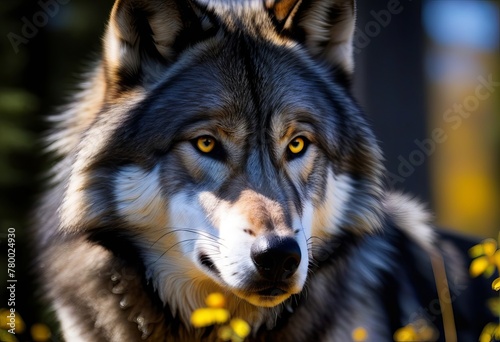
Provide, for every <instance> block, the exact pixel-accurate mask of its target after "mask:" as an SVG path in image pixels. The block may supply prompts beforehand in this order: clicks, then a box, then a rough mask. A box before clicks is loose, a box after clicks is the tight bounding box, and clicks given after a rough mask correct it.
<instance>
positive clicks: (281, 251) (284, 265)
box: [251, 235, 301, 281]
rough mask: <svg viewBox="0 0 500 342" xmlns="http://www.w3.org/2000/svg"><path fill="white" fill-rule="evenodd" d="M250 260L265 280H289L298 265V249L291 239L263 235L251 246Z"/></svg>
mask: <svg viewBox="0 0 500 342" xmlns="http://www.w3.org/2000/svg"><path fill="white" fill-rule="evenodd" d="M251 255H252V260H253V263H254V264H255V266H256V267H257V270H258V271H259V273H260V275H261V276H262V277H264V278H265V279H267V280H273V281H276V280H285V279H288V278H290V277H291V276H292V275H293V274H294V273H295V271H296V270H297V267H299V264H300V257H301V255H300V247H299V244H298V243H297V241H295V239H293V238H291V237H281V236H277V235H263V236H261V237H259V238H258V239H257V240H256V241H255V242H254V243H253V245H252V249H251Z"/></svg>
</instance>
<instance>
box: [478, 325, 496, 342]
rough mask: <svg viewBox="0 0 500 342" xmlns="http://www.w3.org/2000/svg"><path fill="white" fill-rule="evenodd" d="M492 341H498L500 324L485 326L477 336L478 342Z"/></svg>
mask: <svg viewBox="0 0 500 342" xmlns="http://www.w3.org/2000/svg"><path fill="white" fill-rule="evenodd" d="M493 340H500V324H498V323H488V324H486V326H485V327H484V329H483V331H482V332H481V335H480V336H479V342H491V341H493Z"/></svg>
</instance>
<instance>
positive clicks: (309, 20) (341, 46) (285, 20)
mask: <svg viewBox="0 0 500 342" xmlns="http://www.w3.org/2000/svg"><path fill="white" fill-rule="evenodd" d="M265 5H266V7H267V9H268V10H269V11H270V12H271V14H272V15H273V18H274V20H275V22H277V25H278V26H277V28H278V31H280V33H282V34H285V35H289V36H291V38H292V39H296V40H298V41H299V42H301V43H303V44H304V45H305V47H306V48H307V49H308V50H309V52H310V53H311V54H312V55H313V56H315V57H318V58H320V59H322V60H324V61H326V62H327V63H329V64H330V65H332V66H335V67H340V68H341V69H343V70H344V72H346V74H351V73H352V72H353V69H354V60H353V59H354V58H353V46H352V43H353V37H354V30H355V22H356V5H355V1H354V0H266V2H265Z"/></svg>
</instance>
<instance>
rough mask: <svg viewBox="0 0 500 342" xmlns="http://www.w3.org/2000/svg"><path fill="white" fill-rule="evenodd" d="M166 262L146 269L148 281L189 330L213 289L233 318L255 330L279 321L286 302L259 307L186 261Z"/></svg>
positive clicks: (270, 326)
mask: <svg viewBox="0 0 500 342" xmlns="http://www.w3.org/2000/svg"><path fill="white" fill-rule="evenodd" d="M176 262H177V264H174V263H169V264H168V265H167V264H166V263H164V264H163V265H162V267H161V268H159V267H157V268H155V269H154V270H148V271H147V278H148V280H150V281H152V282H153V286H154V288H155V290H156V291H157V292H158V296H159V297H160V299H161V301H162V302H163V303H164V304H165V306H168V308H169V309H170V312H171V314H172V316H173V317H175V318H177V319H179V320H180V321H181V322H183V323H184V324H185V326H186V327H187V328H188V330H189V329H190V327H191V323H190V317H191V314H192V313H193V311H194V310H196V309H199V308H203V307H206V304H205V298H206V297H207V296H208V295H209V294H210V293H213V292H220V293H222V294H223V295H224V297H225V299H226V303H225V308H226V309H227V310H228V311H229V313H230V314H231V318H236V317H237V318H241V319H244V320H245V321H246V322H248V323H249V324H250V326H252V329H253V330H254V331H256V330H257V329H259V328H260V327H261V326H263V325H265V326H266V328H268V329H270V328H273V327H274V326H275V325H276V321H277V318H278V316H279V315H280V313H281V312H282V310H283V308H284V306H285V305H286V303H287V301H285V304H280V305H278V306H276V307H273V308H267V307H257V306H254V305H252V304H250V303H248V302H247V301H245V300H244V299H241V298H239V297H237V296H236V295H234V294H233V293H232V292H231V291H229V290H228V289H225V288H223V287H221V286H219V285H218V284H216V283H215V282H214V281H212V280H210V279H209V278H207V277H206V276H205V275H203V274H193V272H198V271H194V270H193V266H192V265H191V267H190V265H189V264H188V263H185V264H179V263H178V262H179V260H176Z"/></svg>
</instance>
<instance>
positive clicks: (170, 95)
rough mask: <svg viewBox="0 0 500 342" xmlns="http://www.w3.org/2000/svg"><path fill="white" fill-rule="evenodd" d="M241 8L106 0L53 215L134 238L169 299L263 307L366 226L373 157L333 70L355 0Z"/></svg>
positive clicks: (346, 55) (374, 194) (343, 70)
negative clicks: (101, 93) (83, 124)
mask: <svg viewBox="0 0 500 342" xmlns="http://www.w3.org/2000/svg"><path fill="white" fill-rule="evenodd" d="M246 5H249V6H246V7H241V6H239V5H238V4H233V5H232V6H229V5H228V4H224V3H218V4H217V3H213V2H210V3H208V4H200V3H194V2H193V3H191V2H181V1H179V2H178V3H175V4H174V3H173V2H172V3H170V2H167V1H150V2H149V3H148V2H143V1H131V0H130V1H118V2H117V4H116V5H115V7H114V9H113V14H112V19H111V22H110V26H109V29H108V33H107V36H106V50H105V53H104V56H105V63H104V64H103V65H102V66H101V67H102V70H103V72H104V75H105V76H104V78H105V84H106V96H105V99H104V103H105V105H103V106H102V109H101V111H100V112H99V113H98V114H97V115H96V116H95V118H94V119H93V124H92V125H90V127H89V128H88V130H87V131H86V133H85V135H84V137H83V139H82V141H80V142H79V143H78V145H77V146H75V148H76V149H77V150H78V154H77V155H78V157H77V158H76V159H75V161H74V163H73V166H72V172H71V175H70V177H69V186H68V189H67V192H66V196H65V199H64V202H63V205H62V208H61V218H62V224H63V227H64V228H65V229H69V230H71V229H72V230H86V231H88V232H89V234H92V235H95V236H99V234H101V233H102V232H106V233H107V234H108V235H109V233H110V232H111V234H115V233H113V232H116V235H115V236H116V238H117V243H118V240H119V238H126V239H128V240H130V241H132V243H133V244H134V245H136V246H138V248H139V250H140V253H141V255H140V258H141V259H142V260H143V262H144V265H145V269H146V272H147V276H148V277H149V278H150V279H151V280H152V281H153V284H154V285H155V287H156V289H157V290H158V292H159V294H160V296H161V298H162V299H163V300H164V302H165V303H166V302H168V303H169V304H170V305H171V307H172V305H173V308H174V309H176V305H175V303H176V302H178V299H176V298H178V297H182V296H184V297H190V298H193V297H196V298H198V297H199V298H203V296H204V295H205V294H206V293H208V292H210V291H213V290H219V291H225V292H226V293H228V294H234V295H235V296H236V297H239V298H242V299H244V300H245V301H246V302H248V303H250V304H251V305H254V306H258V307H271V306H276V305H278V304H279V303H282V302H283V301H284V300H286V299H287V298H288V297H290V296H291V295H292V294H296V293H299V292H300V291H301V290H302V289H303V287H304V284H305V283H306V280H307V276H308V270H309V266H310V265H311V264H313V263H314V262H315V261H316V262H321V261H322V258H324V257H325V253H329V250H327V249H325V248H324V245H325V243H326V242H328V241H330V240H332V239H334V238H336V237H337V236H339V235H341V234H343V232H346V231H349V230H351V231H352V230H354V229H355V230H356V233H358V234H364V233H370V232H372V231H373V230H375V229H377V228H378V218H379V212H378V207H377V203H378V196H379V195H380V193H379V177H380V170H381V167H380V164H379V160H380V156H379V152H378V149H377V147H376V144H375V142H374V139H373V137H372V135H371V133H370V130H369V129H368V128H367V126H366V123H365V121H364V119H363V117H362V116H361V114H360V113H359V110H358V108H357V106H356V104H355V103H354V102H353V100H352V99H351V97H350V95H349V92H348V90H346V87H345V82H343V81H342V80H343V79H345V78H346V77H347V76H348V75H349V73H350V70H351V67H352V61H351V54H350V48H349V47H350V42H351V38H352V31H353V25H354V22H353V20H354V19H353V15H354V7H353V4H352V3H351V1H345V0H342V1H341V0H338V1H323V0H318V1H311V2H310V1H305V2H300V1H299V2H295V1H283V2H279V3H278V4H274V3H271V2H269V3H267V2H266V4H265V5H264V4H263V3H261V2H255V3H250V4H246ZM280 6H281V7H280ZM354 227H356V228H354ZM172 303H174V304H172ZM182 305H187V306H192V307H196V305H199V301H196V302H195V300H193V303H189V300H188V301H186V300H184V301H183V304H182ZM191 309H192V308H191Z"/></svg>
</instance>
